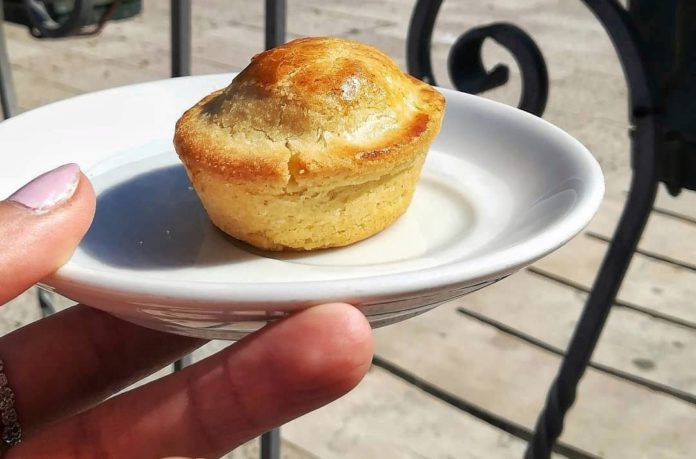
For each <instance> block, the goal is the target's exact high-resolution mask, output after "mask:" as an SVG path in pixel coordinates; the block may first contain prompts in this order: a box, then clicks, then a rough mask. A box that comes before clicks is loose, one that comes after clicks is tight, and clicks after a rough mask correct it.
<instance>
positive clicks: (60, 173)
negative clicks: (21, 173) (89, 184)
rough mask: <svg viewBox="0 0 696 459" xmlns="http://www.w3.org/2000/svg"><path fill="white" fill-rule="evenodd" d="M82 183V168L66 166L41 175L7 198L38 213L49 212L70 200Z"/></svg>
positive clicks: (73, 165) (74, 165)
mask: <svg viewBox="0 0 696 459" xmlns="http://www.w3.org/2000/svg"><path fill="white" fill-rule="evenodd" d="M79 181H80V167H79V166H78V165H77V164H65V165H64V166H60V167H57V168H56V169H53V170H52V171H48V172H46V173H45V174H42V175H39V176H38V177H36V178H35V179H34V180H32V181H31V182H29V183H27V184H26V185H24V186H23V187H22V188H20V189H19V190H17V191H15V193H14V194H13V195H12V196H10V197H9V198H7V200H8V201H13V202H16V203H18V204H21V205H23V206H24V207H28V208H29V209H32V210H34V211H36V212H44V211H47V210H49V209H51V208H53V207H55V206H57V205H58V204H60V203H61V202H63V201H65V200H67V199H69V198H70V196H72V195H73V193H75V190H76V189H77V184H78V182H79Z"/></svg>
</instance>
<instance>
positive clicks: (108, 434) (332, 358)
mask: <svg viewBox="0 0 696 459" xmlns="http://www.w3.org/2000/svg"><path fill="white" fill-rule="evenodd" d="M371 358H372V338H371V331H370V326H369V324H368V323H367V321H366V319H365V318H364V316H363V315H362V313H360V312H359V311H358V310H357V309H355V308H352V307H350V306H348V305H341V304H332V305H324V306H317V307H314V308H310V309H308V310H306V311H303V312H300V313H298V314H296V315H294V316H292V317H290V318H288V319H285V320H283V321H280V322H278V323H276V324H274V325H272V326H270V327H267V328H265V329H263V330H262V331H260V332H258V333H256V334H254V335H252V336H250V337H249V338H247V339H244V340H242V341H240V342H239V343H237V344H236V345H234V346H231V347H229V348H227V349H225V350H224V351H222V352H220V353H218V354H216V355H214V356H212V357H209V358H207V359H205V360H203V361H201V362H199V363H196V364H194V365H192V366H190V367H188V368H186V369H185V370H183V371H181V372H179V373H175V374H173V375H170V376H167V377H166V378H163V379H162V380H159V381H156V382H153V383H150V384H148V385H146V386H143V387H140V388H138V389H136V390H134V391H131V392H129V393H127V394H123V395H121V396H118V397H115V398H113V399H110V400H109V401H107V402H106V403H104V404H102V405H100V406H98V407H97V408H94V409H93V410H90V411H88V412H85V413H82V414H80V415H77V416H74V417H72V418H69V419H67V420H64V421H60V422H58V423H55V424H54V425H51V426H48V427H47V428H45V429H44V430H42V431H40V432H38V433H37V434H36V435H35V436H34V437H31V438H28V439H27V440H26V441H25V442H23V443H22V444H20V445H19V446H17V447H15V448H13V449H11V450H10V451H9V453H8V454H7V458H8V459H11V458H16V457H44V456H46V455H50V457H54V458H63V457H75V456H79V457H128V458H134V459H135V458H152V457H167V456H186V457H201V456H203V457H219V456H220V455H222V454H223V453H224V452H226V451H229V450H231V449H233V448H234V447H236V446H238V445H240V444H241V443H243V442H244V441H247V440H249V439H250V438H253V437H255V436H257V435H259V434H261V433H262V432H265V431H267V430H269V429H271V428H272V427H274V426H277V425H280V424H282V423H284V422H287V421H289V420H290V419H293V418H295V417H297V416H299V415H301V414H303V413H306V412H308V411H311V410H313V409H316V408H318V407H320V406H322V405H324V404H326V403H328V402H330V401H332V400H334V399H336V398H338V397H339V396H341V395H343V394H344V393H346V392H347V391H348V390H350V389H351V388H352V387H354V386H355V385H356V384H357V383H358V381H360V379H361V378H362V377H363V376H364V374H365V372H366V371H367V369H368V368H369V366H370V362H371ZM107 453H108V454H107Z"/></svg>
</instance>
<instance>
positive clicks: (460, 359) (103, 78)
mask: <svg viewBox="0 0 696 459" xmlns="http://www.w3.org/2000/svg"><path fill="white" fill-rule="evenodd" d="M168 3H169V2H164V1H152V2H147V4H146V8H145V11H144V13H143V15H142V16H140V17H138V18H136V19H134V20H129V21H124V22H120V23H114V24H110V25H109V26H108V27H107V28H106V29H105V30H104V32H103V34H102V35H101V36H99V37H93V38H77V39H68V40H59V41H37V40H34V39H32V38H31V37H29V35H28V34H27V32H26V30H24V29H21V28H19V27H15V26H7V27H6V34H7V37H8V46H9V53H10V57H11V62H12V69H13V72H14V79H15V83H16V86H17V93H18V100H19V104H20V106H21V108H22V109H31V108H34V107H37V106H40V105H43V104H46V103H49V102H52V101H56V100H60V99H64V98H66V97H70V96H74V95H77V94H81V93H85V92H90V91H95V90H99V89H103V88H108V87H113V86H118V85H125V84H130V83H135V82H140V81H146V80H154V79H160V78H166V77H167V76H168V72H169V60H168V59H169V47H168V46H169V45H168V37H169V26H168ZM193 3H194V7H193V12H194V18H193V30H194V36H193V71H194V73H195V74H203V73H219V72H228V71H235V70H239V69H241V68H242V67H244V66H245V65H246V63H247V62H248V60H249V58H250V57H251V56H252V55H253V54H254V53H256V52H258V51H260V50H261V49H262V47H263V29H262V27H263V10H262V4H263V2H248V1H241V0H236V1H228V0H196V1H195V2H193ZM288 3H289V6H288V13H289V16H288V31H289V38H293V37H297V36H304V35H329V34H331V35H340V36H346V37H351V38H354V39H357V40H361V41H364V42H367V43H371V44H374V45H376V46H379V47H380V48H382V49H383V50H385V51H386V52H388V53H389V54H390V55H392V56H393V57H394V58H395V59H396V60H397V62H399V63H400V64H401V65H402V66H403V65H404V62H405V58H404V55H405V49H404V48H405V35H406V30H407V25H408V20H409V16H410V14H411V9H412V7H413V3H414V2H413V1H409V0H386V1H385V0H363V1H361V2H360V5H359V6H358V7H356V6H355V5H354V4H352V3H349V2H345V1H339V0H325V1H320V0H289V2H288ZM494 21H511V22H513V23H515V24H517V25H519V26H521V27H523V28H524V29H525V30H527V31H528V32H529V33H530V34H531V35H532V36H533V37H534V39H535V40H536V41H537V43H538V44H539V46H540V47H541V49H542V51H543V53H544V56H545V58H546V59H547V64H548V67H549V74H550V78H551V91H550V98H549V105H548V108H547V110H546V113H545V115H544V117H545V118H546V119H547V120H548V121H550V122H552V123H554V124H556V125H558V126H559V127H561V128H563V129H565V130H566V131H568V132H569V133H570V134H572V135H573V136H575V137H576V138H578V139H579V140H580V141H581V142H583V143H584V144H585V145H586V146H587V147H588V148H589V149H590V151H592V152H593V154H594V155H595V156H596V157H597V159H598V160H599V162H600V164H601V165H602V168H603V170H604V172H605V175H606V178H607V196H606V199H605V202H604V204H603V206H602V209H601V210H600V212H599V214H598V215H597V218H595V220H594V221H593V223H592V224H591V225H590V227H589V228H588V230H587V231H586V232H585V233H583V234H582V235H580V236H578V237H577V238H575V239H574V240H573V241H572V242H571V243H569V244H568V245H567V246H565V247H564V248H562V249H561V250H559V251H558V252H556V253H554V254H553V255H551V256H549V257H547V258H545V259H543V260H541V261H539V262H538V263H536V264H535V265H534V266H533V267H531V268H530V269H528V270H525V271H523V272H521V273H519V274H517V275H515V276H512V277H511V278H509V279H508V280H506V281H503V282H501V283H499V284H498V285H496V286H494V287H490V288H487V289H484V290H483V291H480V292H477V293H475V294H472V295H470V296H467V297H465V298H463V299H460V300H457V301H455V302H452V303H449V304H447V305H444V306H442V307H440V308H438V309H436V310H434V311H432V312H430V313H428V314H425V315H424V316H422V317H419V318H416V319H412V320H409V321H407V322H404V323H402V324H398V325H395V326H392V327H388V328H385V329H380V330H378V331H376V333H375V335H376V341H377V347H376V352H377V356H378V358H377V359H376V361H375V365H374V367H373V368H372V370H371V371H370V373H369V374H368V376H367V377H366V378H365V380H364V382H363V383H362V384H361V385H360V386H359V387H358V388H357V389H356V390H355V391H354V392H352V393H351V394H349V395H348V396H346V397H344V398H343V399H341V400H340V401H338V402H336V403H334V404H331V405H330V406H328V407H326V408H324V409H322V410H319V411H317V412H315V413H312V414H310V415H308V416H305V417H304V418H302V419H300V420H297V421H294V422H292V423H290V424H289V425H288V426H286V427H284V428H283V437H284V441H285V444H286V447H285V450H284V457H288V458H309V457H322V458H325V457H326V458H332V457H335V458H382V457H388V458H392V457H393V458H397V457H398V458H402V457H403V458H425V457H427V458H448V457H452V458H454V457H457V458H465V457H466V458H468V457H471V458H474V457H481V458H499V457H500V458H502V457H521V454H522V451H523V450H524V447H525V442H524V438H525V435H527V434H528V432H529V431H530V429H531V428H532V427H533V424H534V421H535V418H536V416H537V414H538V412H539V410H540V408H541V406H542V403H543V397H544V395H545V393H546V390H547V388H548V385H549V383H550V381H551V379H552V377H553V375H554V373H555V371H556V369H557V366H558V364H559V362H560V357H559V355H560V354H561V353H562V352H563V349H564V347H565V346H566V344H567V342H568V339H569V337H570V333H571V332H572V329H573V326H574V324H575V322H576V320H577V318H578V315H579V313H580V309H581V307H582V305H583V302H584V300H585V299H586V296H587V292H588V289H589V287H590V286H591V283H592V280H593V278H594V275H595V273H596V271H597V268H598V266H599V263H600V261H601V258H602V256H603V253H604V251H605V250H606V247H607V240H608V238H610V237H611V234H612V229H613V227H614V225H615V224H616V221H617V219H618V216H619V213H620V211H621V205H622V203H623V200H624V199H625V191H626V189H627V183H628V178H629V176H630V175H629V174H630V168H629V163H628V158H629V154H628V147H629V144H628V136H627V128H628V122H627V112H626V107H627V104H626V87H625V83H624V81H623V77H622V74H621V68H620V65H619V63H618V61H617V59H616V56H615V53H614V51H613V49H612V47H611V44H610V42H609V39H608V38H607V36H606V35H605V33H604V32H603V30H602V28H601V26H600V25H599V24H598V23H597V22H596V21H595V20H594V19H593V17H592V15H591V14H590V13H589V12H588V11H587V10H586V9H585V8H584V7H583V6H582V5H581V2H578V1H570V0H486V1H483V2H468V1H457V0H448V1H445V2H444V5H443V7H442V11H441V12H440V15H439V18H438V21H437V25H436V32H435V35H434V37H433V59H434V68H435V72H436V76H437V79H438V83H439V84H441V85H442V86H446V87H447V86H450V84H449V82H448V78H447V71H446V58H447V53H448V50H449V47H450V46H451V45H452V43H453V42H454V41H455V40H456V38H457V37H458V36H459V34H461V33H462V32H464V31H466V30H468V29H469V28H470V27H473V26H477V25H482V24H487V23H490V22H494ZM484 50H485V55H484V58H485V62H486V64H487V65H489V66H490V65H493V64H495V63H497V62H505V63H508V64H510V67H511V69H512V74H513V81H512V82H511V83H510V84H509V85H506V86H504V87H502V88H499V89H496V90H495V91H492V92H491V93H488V94H486V97H490V98H493V99H496V100H500V101H503V102H506V103H513V104H514V103H515V101H516V99H517V97H518V96H517V94H518V90H519V81H518V78H517V77H518V75H517V72H516V67H515V65H514V62H513V61H512V59H511V57H510V56H509V55H507V54H506V53H505V52H504V51H501V50H499V49H497V48H496V47H495V46H494V45H490V44H486V46H485V47H484ZM511 154H514V152H511ZM660 193H661V194H660V196H659V198H658V202H657V204H656V212H655V213H654V215H653V216H652V218H651V221H650V223H649V226H648V228H647V231H646V234H645V236H644V238H643V240H642V241H641V244H640V251H639V253H638V254H637V255H636V257H635V259H634V261H633V263H632V265H631V268H630V271H629V274H628V276H627V279H626V282H625V284H624V286H623V288H622V290H621V292H620V293H619V296H618V298H617V302H616V307H615V308H614V310H613V312H612V314H611V316H610V319H609V323H608V325H607V328H606V330H605V332H604V334H603V337H602V340H601V342H600V344H599V347H598V349H597V351H596V353H595V355H594V357H593V366H592V368H590V369H589V371H588V373H587V376H586V377H585V378H584V380H583V381H582V384H581V386H580V390H579V392H580V393H579V400H578V403H577V404H576V405H575V407H574V408H573V410H572V411H571V413H570V416H569V418H568V421H567V425H566V431H565V432H564V435H563V437H562V443H563V445H565V446H566V447H567V448H566V449H565V450H564V451H563V452H561V453H560V454H559V456H560V457H583V458H585V457H597V456H598V457H608V458H624V457H631V458H641V457H644V458H657V457H661V458H688V457H693V451H694V450H695V449H696V438H695V437H694V436H693V433H692V430H693V426H694V425H696V409H695V405H696V395H695V394H696V367H695V366H694V365H692V363H693V355H694V348H695V347H696V332H695V330H696V313H695V312H694V311H695V309H694V307H693V301H694V300H693V299H694V298H696V287H695V286H696V260H695V259H694V256H693V254H694V253H695V252H696V251H695V250H694V244H693V241H694V239H695V236H696V198H694V195H693V193H691V194H683V195H682V196H680V197H679V198H678V199H674V198H671V197H668V196H667V195H666V194H665V193H664V192H663V190H661V192H660ZM35 296H36V292H35V291H33V290H32V291H30V292H28V293H27V294H25V295H23V296H21V297H20V298H18V299H17V300H15V301H13V302H12V303H11V304H9V305H7V306H5V307H4V308H2V309H0V327H1V329H2V331H3V332H7V331H10V330H12V329H14V328H16V327H18V326H20V325H22V324H25V323H28V322H31V321H33V320H36V319H37V318H38V317H39V314H38V309H37V307H36V306H35V304H36V301H35V299H36V298H35ZM224 344H225V343H212V344H210V345H209V346H208V347H207V348H206V349H205V350H204V351H201V352H199V353H197V354H196V358H203V357H204V356H205V355H207V354H209V353H210V352H212V351H214V350H215V349H219V348H220V347H221V346H223V345H224ZM161 374H163V372H161V373H159V374H158V375H161ZM414 381H417V382H418V384H413V382H414ZM423 388H426V390H423ZM428 388H430V389H437V390H439V391H444V392H446V393H447V394H449V396H450V398H449V399H447V398H443V397H436V396H433V395H431V394H432V393H437V391H433V390H428ZM452 400H455V401H457V403H452ZM467 407H468V408H467ZM480 412H484V413H486V414H487V415H488V418H487V420H485V421H484V420H482V419H481V418H480V416H477V413H480ZM510 426H512V427H514V428H511V427H510ZM255 448H257V444H256V442H250V443H249V444H247V445H245V446H244V447H242V448H240V449H238V450H237V451H235V452H233V453H231V455H230V456H229V457H234V458H242V457H255V455H256V454H257V453H256V449H255Z"/></svg>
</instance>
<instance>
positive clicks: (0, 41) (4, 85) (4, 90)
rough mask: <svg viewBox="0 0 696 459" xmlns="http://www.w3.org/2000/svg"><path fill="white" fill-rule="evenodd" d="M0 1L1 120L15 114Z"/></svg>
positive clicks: (3, 18)
mask: <svg viewBox="0 0 696 459" xmlns="http://www.w3.org/2000/svg"><path fill="white" fill-rule="evenodd" d="M2 3H3V2H2V0H0V108H2V113H3V118H1V119H7V118H10V117H11V116H13V115H14V114H15V110H16V109H15V107H16V106H17V105H16V101H15V92H14V85H13V84H12V71H11V70H10V59H9V57H8V55H7V46H6V44H5V31H4V21H5V17H4V13H3V4H2Z"/></svg>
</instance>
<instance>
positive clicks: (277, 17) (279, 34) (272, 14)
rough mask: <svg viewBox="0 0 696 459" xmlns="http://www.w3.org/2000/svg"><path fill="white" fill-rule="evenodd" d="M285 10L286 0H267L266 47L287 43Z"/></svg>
mask: <svg viewBox="0 0 696 459" xmlns="http://www.w3.org/2000/svg"><path fill="white" fill-rule="evenodd" d="M285 12H286V1H285V0H266V49H270V48H274V47H276V46H278V45H280V44H282V43H285V24H286V13H285Z"/></svg>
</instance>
